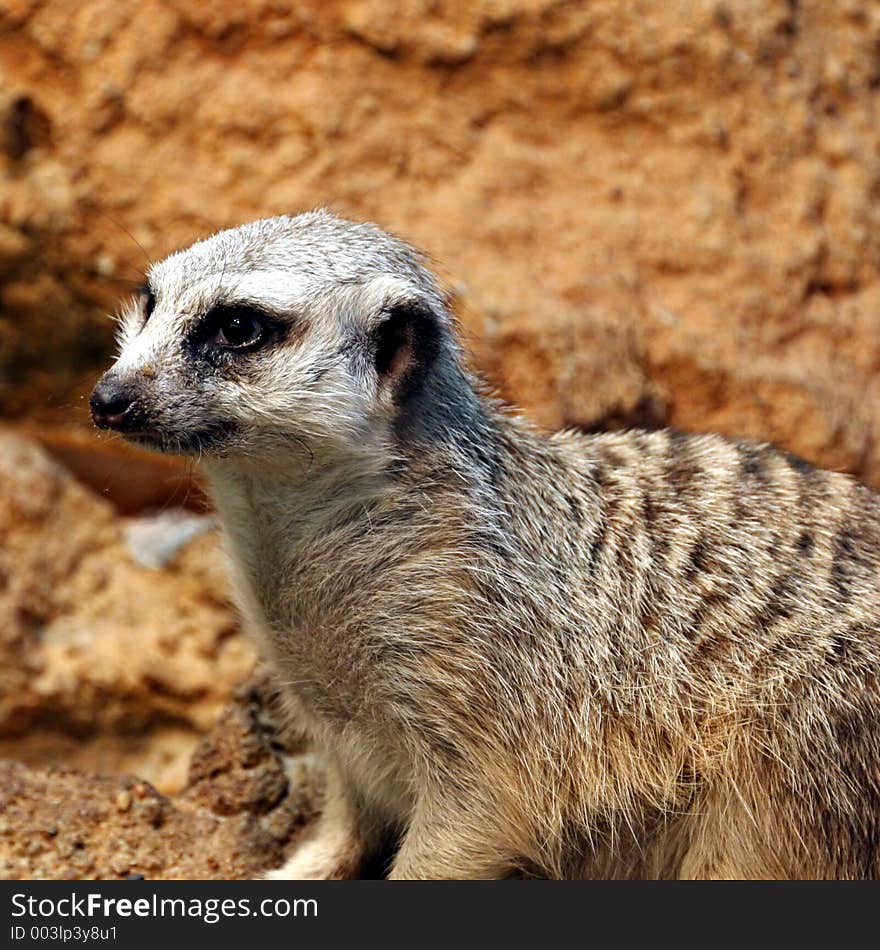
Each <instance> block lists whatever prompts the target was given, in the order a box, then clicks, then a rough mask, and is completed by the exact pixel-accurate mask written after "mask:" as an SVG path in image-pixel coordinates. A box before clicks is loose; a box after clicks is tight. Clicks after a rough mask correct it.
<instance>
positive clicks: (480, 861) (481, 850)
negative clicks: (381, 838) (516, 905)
mask: <svg viewBox="0 0 880 950" xmlns="http://www.w3.org/2000/svg"><path fill="white" fill-rule="evenodd" d="M479 814H480V811H479V810H471V809H469V808H467V807H463V806H461V805H456V806H455V807H451V806H450V807H443V806H441V807H437V806H434V807H420V808H417V809H416V812H415V814H414V815H413V818H412V821H411V823H410V826H409V828H408V829H407V832H406V835H405V837H404V839H403V843H402V844H401V846H400V850H399V851H398V853H397V857H396V858H395V860H394V864H393V866H392V869H391V873H390V874H389V875H388V877H389V880H397V881H407V880H454V881H467V880H495V879H498V878H504V877H507V876H508V875H509V874H510V872H511V871H512V870H513V867H514V863H515V862H514V856H513V855H511V854H509V853H507V851H506V849H505V848H504V847H503V845H502V844H501V841H502V837H503V836H501V835H493V834H492V832H491V824H490V823H489V822H484V821H481V820H478V818H477V816H478V815H479Z"/></svg>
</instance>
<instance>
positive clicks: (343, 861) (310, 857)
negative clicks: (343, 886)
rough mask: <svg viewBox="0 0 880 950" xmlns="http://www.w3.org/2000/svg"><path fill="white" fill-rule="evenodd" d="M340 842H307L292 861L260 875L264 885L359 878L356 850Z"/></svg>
mask: <svg viewBox="0 0 880 950" xmlns="http://www.w3.org/2000/svg"><path fill="white" fill-rule="evenodd" d="M339 844H340V843H339V842H338V841H333V842H329V841H324V840H320V839H319V840H316V841H307V842H305V843H304V844H303V845H302V846H301V847H300V848H299V849H298V850H297V851H296V853H295V854H294V855H293V857H292V858H290V860H289V861H287V862H285V863H284V864H282V865H281V867H280V868H274V869H272V870H271V871H266V872H265V873H264V874H263V875H261V877H260V880H263V881H342V880H346V879H348V878H353V877H356V876H357V860H356V854H355V853H354V849H353V848H341V847H340V846H339Z"/></svg>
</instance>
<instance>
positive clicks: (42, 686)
mask: <svg viewBox="0 0 880 950" xmlns="http://www.w3.org/2000/svg"><path fill="white" fill-rule="evenodd" d="M878 120H880V6H878V4H876V3H873V2H869V0H836V2H834V3H829V2H826V0H667V2H664V3H654V2H650V0H626V2H624V0H577V2H574V0H572V2H565V0H468V2H465V0H450V2H432V0H398V2H386V0H344V2H343V0H336V2H334V0H320V2H318V0H296V2H294V0H290V2H286V0H236V2H234V3H233V2H231V0H215V2H212V3H210V4H205V3H202V4H196V3H192V2H188V0H137V2H135V0H77V2H73V0H5V3H3V4H2V5H0V422H2V426H3V433H2V435H0V757H3V758H4V759H5V760H6V761H5V762H4V763H3V764H2V766H0V876H6V877H19V876H49V877H57V876H115V877H126V876H130V875H144V876H150V877H160V876H166V877H167V876H170V877H175V876H177V877H180V876H184V877H191V876H197V877H201V876H252V875H253V874H255V873H256V871H257V870H258V869H259V868H261V867H266V866H269V865H270V864H276V863H278V862H279V861H280V860H281V857H282V855H283V853H284V851H285V850H289V849H290V848H291V847H294V846H295V844H296V839H297V837H298V835H299V834H300V833H301V829H302V828H303V827H304V826H305V825H306V824H307V822H308V820H309V817H310V816H311V815H312V814H313V813H314V811H315V810H316V809H317V808H318V807H320V776H319V774H318V773H317V770H316V769H315V768H314V767H313V763H312V761H311V758H310V754H309V752H308V750H304V749H302V748H299V747H297V746H296V744H295V743H294V745H293V747H290V745H289V742H288V741H287V740H284V741H282V740H280V739H279V738H278V736H277V735H276V734H275V733H274V732H273V727H272V725H271V719H272V717H271V709H269V710H268V712H267V711H266V706H267V702H266V699H265V697H266V695H267V694H268V693H269V692H271V690H270V689H268V688H267V687H265V686H255V687H253V688H248V687H240V686H239V684H241V683H242V682H245V681H247V680H249V678H250V677H251V676H252V671H253V666H254V656H253V653H252V650H251V648H250V646H249V645H248V643H247V641H246V640H245V639H244V637H243V636H242V633H241V631H240V629H239V627H238V624H237V621H236V618H235V614H234V612H233V610H232V609H231V606H230V603H229V599H228V591H227V587H226V582H225V575H224V569H223V563H222V558H221V555H220V554H219V551H218V546H217V538H216V529H215V528H214V525H213V522H212V521H211V520H210V515H209V514H208V513H205V511H204V503H203V499H202V496H201V494H200V492H199V490H198V486H197V485H196V484H194V482H193V480H192V477H191V472H190V470H189V469H188V467H187V466H186V465H185V464H178V463H176V462H173V461H170V460H163V459H153V458H150V457H147V456H143V455H140V454H137V453H134V452H130V451H125V450H124V449H123V448H122V447H121V446H120V445H119V444H118V443H117V442H115V441H113V440H112V439H109V438H103V439H102V438H99V437H98V436H96V435H95V434H94V433H92V431H91V430H90V428H89V423H88V418H87V410H86V397H87V394H88V392H89V390H90V388H91V386H92V384H93V382H94V380H95V378H96V376H97V374H98V373H99V372H100V370H101V368H102V367H104V366H105V365H106V364H107V363H108V361H109V358H110V355H111V352H112V349H113V324H112V321H111V320H110V319H108V316H107V314H109V313H112V311H113V310H114V309H115V308H116V306H117V304H118V301H119V299H120V298H121V297H122V296H124V295H126V294H128V293H130V292H131V289H132V288H133V287H134V286H136V285H137V284H138V283H139V282H140V280H141V274H142V270H143V268H144V267H145V266H146V264H147V262H148V260H149V259H156V258H159V257H161V256H163V255H164V254H166V253H167V252H168V251H170V250H172V249H174V248H176V247H179V246H180V245H183V244H187V243H189V242H191V241H192V240H194V239H196V238H199V237H202V236H204V235H205V234H207V233H209V232H211V231H213V230H216V229H217V228H220V227H225V226H229V225H235V224H238V223H240V222H242V221H245V220H248V219H252V218H255V217H260V216H265V215H271V214H277V213H282V212H285V213H290V212H297V211H300V210H304V209H307V208H311V207H314V206H316V205H325V206H328V207H330V208H332V209H333V210H335V211H337V212H339V213H342V214H346V215H350V216H354V217H357V218H366V219H372V220H375V221H376V222H378V223H380V224H381V225H383V226H385V227H388V228H391V229H392V230H395V231H396V232H398V233H399V234H401V235H402V236H404V237H405V238H407V239H409V240H410V241H412V242H413V243H415V244H417V245H419V246H420V247H422V248H424V249H425V250H426V251H427V252H428V253H429V254H430V255H431V256H432V258H433V259H434V260H435V261H436V262H437V266H438V267H439V269H440V271H441V273H442V274H444V276H445V277H446V279H447V280H448V282H449V284H450V286H451V289H452V290H453V292H454V296H455V300H456V303H457V307H458V312H459V314H460V317H461V320H462V324H463V327H464V329H465V332H466V334H467V337H468V340H469V344H470V348H471V350H472V353H473V358H474V363H475V365H476V366H477V368H478V369H479V370H480V371H481V372H482V373H483V374H484V375H485V376H487V377H488V378H489V379H490V380H491V381H492V382H493V383H494V385H495V386H496V387H497V388H498V389H499V390H500V392H501V393H502V394H503V395H504V396H505V397H507V398H508V399H510V400H511V401H514V402H516V403H517V404H519V405H522V406H523V407H524V408H525V409H526V410H528V411H529V413H530V414H531V415H532V416H533V417H534V418H536V419H537V420H538V421H540V422H541V423H543V424H545V425H548V426H552V427H558V426H579V427H583V428H587V429H601V428H609V427H620V426H625V425H649V426H656V425H664V424H669V425H674V426H677V427H679V428H682V429H687V430H715V431H720V432H724V433H727V434H729V435H737V436H751V437H756V438H760V439H766V440H770V441H773V442H775V443H777V444H780V445H782V446H784V447H785V448H786V449H789V450H791V451H794V452H797V453H799V454H801V455H803V456H805V457H806V458H807V459H809V460H810V461H812V462H815V463H818V464H820V465H823V466H826V467H829V468H834V469H839V470H844V471H848V472H852V473H854V474H856V475H857V476H858V477H859V478H861V479H863V480H865V481H867V482H868V483H870V484H873V485H880V448H878V444H877V435H878V427H880V401H878V397H880V376H878V368H880V228H878V224H880V221H878V218H880V201H878V199H880V134H878ZM229 703H231V705H227V704H229ZM268 705H269V706H271V703H269V704H268ZM224 707H226V711H225V712H222V710H223V709H224ZM52 770H54V771H52Z"/></svg>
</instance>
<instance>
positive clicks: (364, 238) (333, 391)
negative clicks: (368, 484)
mask: <svg viewBox="0 0 880 950" xmlns="http://www.w3.org/2000/svg"><path fill="white" fill-rule="evenodd" d="M120 324H121V331H120V334H119V356H118V358H117V360H116V362H115V364H114V365H113V366H112V367H111V368H110V369H109V370H108V372H107V373H106V374H105V375H104V376H103V377H102V379H101V380H100V382H99V383H98V385H97V386H96V387H95V390H94V392H93V394H92V397H91V402H90V404H91V409H92V415H93V418H94V421H95V423H96V425H98V426H99V427H101V428H106V429H114V430H117V431H118V432H120V433H122V434H124V435H125V436H126V437H127V438H128V439H130V440H132V441H134V442H137V443H140V444H142V445H145V446H147V447H149V448H153V449H156V450H159V451H164V452H173V453H182V454H198V455H202V454H206V455H208V456H221V457H224V458H229V457H235V456H241V457H243V458H254V457H258V456H260V455H262V454H265V453H276V454H277V453H278V452H279V451H280V450H282V449H283V448H284V447H290V448H295V447H296V446H301V447H305V448H307V450H308V452H309V453H310V454H317V453H318V452H322V453H325V454H326V453H346V452H351V451H353V450H358V449H362V448H363V447H365V446H366V445H375V442H376V439H377V438H379V439H389V438H391V437H392V436H393V433H394V431H395V428H396V427H397V426H399V425H400V424H401V420H402V418H403V417H404V416H407V415H408V414H411V408H412V404H413V402H414V401H418V400H419V398H420V397H421V401H422V402H423V403H424V402H426V399H425V394H426V390H427V389H428V388H431V387H430V386H429V381H430V380H432V379H435V380H436V379H439V378H440V377H443V376H447V377H448V376H449V374H450V372H454V371H455V370H457V369H458V367H459V359H458V347H457V343H456V340H455V335H454V332H453V328H452V321H451V317H450V315H449V311H448V309H447V307H446V304H445V301H444V298H443V296H442V294H441V293H440V291H439V290H438V288H437V285H436V283H435V281H434V279H433V277H432V276H431V274H430V273H429V272H428V271H427V270H426V269H425V267H424V266H423V265H422V263H421V260H420V258H419V255H418V254H417V253H416V252H415V251H414V250H413V249H412V248H410V247H408V246H407V245H405V244H403V243H402V242H400V241H398V240H397V239H395V238H393V237H391V236H390V235H388V234H386V233H385V232H383V231H381V230H379V229H378V228H375V227H373V226H372V225H367V224H353V223H351V222H347V221H343V220H340V219H338V218H336V217H334V216H333V215H331V214H329V213H327V212H323V211H318V212H311V213H308V214H302V215H299V216H297V217H278V218H271V219H267V220H263V221H256V222H254V223H252V224H247V225H244V226H242V227H239V228H234V229H232V230H228V231H222V232H220V233H219V234H216V235H214V236H213V237H210V238H208V239H207V240H204V241H201V242H199V243H197V244H195V245H193V246H192V247H190V248H189V249H187V250H184V251H179V252H177V253H175V254H172V255H171V256H170V257H168V258H166V259H165V260H164V261H161V262H160V263H158V264H156V265H154V266H153V267H151V268H150V270H149V272H148V275H147V282H146V284H145V286H144V288H143V290H142V292H141V294H140V296H139V297H138V298H137V299H135V300H134V301H133V302H131V303H130V304H129V305H128V306H127V307H126V308H125V310H124V311H123V313H122V316H121V320H120ZM459 373H460V370H459ZM434 389H437V387H436V386H434ZM443 398H448V396H447V397H442V396H441V397H440V400H441V401H442V400H443ZM432 412H433V413H436V406H429V407H426V413H427V415H430V414H431V413H432Z"/></svg>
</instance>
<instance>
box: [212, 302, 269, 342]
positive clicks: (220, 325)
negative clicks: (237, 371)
mask: <svg viewBox="0 0 880 950" xmlns="http://www.w3.org/2000/svg"><path fill="white" fill-rule="evenodd" d="M212 322H213V324H214V326H215V327H216V331H215V333H214V339H213V342H214V343H215V345H217V346H222V347H223V348H224V349H228V350H245V349H253V348H254V347H256V346H258V345H259V344H260V343H261V342H262V341H263V338H264V336H265V332H266V328H265V325H264V324H263V321H262V320H261V319H260V316H259V314H257V313H254V311H253V310H248V309H246V308H238V307H235V308H233V307H230V308H224V309H221V310H217V311H215V312H214V314H213V315H212Z"/></svg>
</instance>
